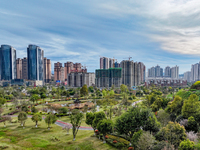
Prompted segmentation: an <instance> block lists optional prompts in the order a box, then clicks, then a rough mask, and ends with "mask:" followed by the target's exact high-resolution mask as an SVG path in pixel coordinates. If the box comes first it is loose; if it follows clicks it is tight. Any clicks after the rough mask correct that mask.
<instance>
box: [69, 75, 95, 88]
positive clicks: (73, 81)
mask: <svg viewBox="0 0 200 150" xmlns="http://www.w3.org/2000/svg"><path fill="white" fill-rule="evenodd" d="M84 84H86V85H87V86H88V87H89V86H93V85H94V84H95V75H94V73H89V72H71V73H69V74H68V75H67V85H68V86H69V87H82V86H83V85H84Z"/></svg>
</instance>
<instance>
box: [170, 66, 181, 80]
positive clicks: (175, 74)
mask: <svg viewBox="0 0 200 150" xmlns="http://www.w3.org/2000/svg"><path fill="white" fill-rule="evenodd" d="M170 72H171V78H173V79H178V78H179V67H178V66H177V65H176V66H174V67H172V68H171V69H170Z"/></svg>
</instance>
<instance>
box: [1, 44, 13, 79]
mask: <svg viewBox="0 0 200 150" xmlns="http://www.w3.org/2000/svg"><path fill="white" fill-rule="evenodd" d="M0 74H1V80H11V79H16V77H17V68H16V50H15V49H14V48H13V47H12V46H10V45H1V48H0Z"/></svg>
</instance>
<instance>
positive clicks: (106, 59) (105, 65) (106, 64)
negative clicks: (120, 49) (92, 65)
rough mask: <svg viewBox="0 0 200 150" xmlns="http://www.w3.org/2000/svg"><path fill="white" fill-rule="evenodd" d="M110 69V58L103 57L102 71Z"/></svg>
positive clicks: (101, 61) (101, 59)
mask: <svg viewBox="0 0 200 150" xmlns="http://www.w3.org/2000/svg"><path fill="white" fill-rule="evenodd" d="M108 68H109V58H107V57H101V58H100V69H108Z"/></svg>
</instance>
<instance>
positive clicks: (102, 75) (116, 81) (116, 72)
mask: <svg viewBox="0 0 200 150" xmlns="http://www.w3.org/2000/svg"><path fill="white" fill-rule="evenodd" d="M95 75H96V78H95V85H96V86H97V87H111V86H112V85H114V86H115V87H120V85H121V84H122V68H109V69H97V70H96V71H95Z"/></svg>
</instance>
